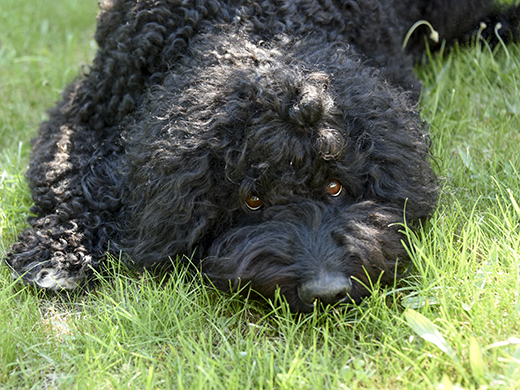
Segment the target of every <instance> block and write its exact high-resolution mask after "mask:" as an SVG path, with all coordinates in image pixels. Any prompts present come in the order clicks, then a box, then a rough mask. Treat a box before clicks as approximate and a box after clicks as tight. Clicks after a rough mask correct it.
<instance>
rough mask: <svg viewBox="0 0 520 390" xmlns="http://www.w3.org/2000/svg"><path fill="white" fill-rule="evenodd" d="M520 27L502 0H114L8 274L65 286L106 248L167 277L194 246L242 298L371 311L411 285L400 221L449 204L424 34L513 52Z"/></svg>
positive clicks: (49, 130)
mask: <svg viewBox="0 0 520 390" xmlns="http://www.w3.org/2000/svg"><path fill="white" fill-rule="evenodd" d="M518 15H519V8H518V7H510V8H500V7H499V6H498V5H497V4H494V2H493V1H485V0H464V1H462V0H459V1H451V2H447V1H441V0H428V1H427V0H423V1H391V0H385V1H381V0H360V1H350V0H348V1H347V0H344V1H342V0H333V1H328V0H323V1H321V0H320V1H317V0H285V1H282V0H265V1H259V2H255V1H249V0H229V1H218V0H184V1H182V0H156V1H151V0H144V1H143V0H141V1H129V0H128V1H124V0H113V1H105V2H104V3H103V4H102V9H101V13H100V15H99V18H98V27H97V31H96V35H95V38H96V40H97V42H98V45H99V50H98V53H97V56H96V58H95V59H94V62H93V64H92V67H91V69H90V71H89V72H88V74H86V75H84V76H82V77H80V78H78V79H77V80H76V81H74V82H73V83H72V84H71V85H69V87H68V88H67V89H66V90H65V92H64V94H63V99H62V101H61V102H59V103H58V104H57V105H56V107H54V108H52V109H51V110H50V111H49V120H48V121H46V122H44V123H42V125H41V127H40V130H39V134H38V137H37V138H36V139H35V141H34V148H33V154H32V160H31V162H30V166H29V169H28V172H27V178H28V180H29V184H30V187H31V190H32V193H33V197H34V202H35V206H34V208H33V209H32V211H33V212H34V214H35V215H36V216H35V217H31V218H30V219H29V222H30V225H31V227H30V228H29V229H27V230H25V231H24V232H22V233H21V234H20V236H19V241H18V242H17V243H15V244H14V245H13V246H12V248H11V250H10V251H9V253H8V254H7V258H6V262H7V264H8V265H9V267H11V269H12V270H13V274H14V276H15V277H16V278H20V279H21V280H22V281H23V282H24V283H27V284H32V285H36V286H39V287H42V288H46V289H51V290H62V289H74V288H78V287H81V286H84V285H86V284H88V283H89V282H90V281H91V280H92V279H93V276H94V273H95V271H99V272H101V273H102V272H103V269H104V267H105V264H106V255H107V253H112V254H114V255H116V256H119V255H121V254H122V256H123V258H124V259H126V261H127V262H128V264H131V265H134V266H137V267H140V268H146V269H151V270H164V269H167V268H168V266H169V265H170V264H171V262H172V261H175V260H176V259H177V260H178V261H185V260H183V259H185V257H183V255H188V256H190V255H191V254H193V253H194V257H193V260H192V261H193V262H194V264H195V265H196V266H197V267H198V268H199V269H200V270H201V272H202V273H203V274H204V275H205V276H206V277H207V280H208V281H209V282H210V283H212V284H213V285H215V286H216V287H218V288H219V289H222V290H224V291H229V290H230V289H232V290H235V289H237V288H238V287H239V286H246V285H247V286H248V287H249V288H251V289H252V290H253V291H254V292H255V294H258V295H259V296H263V297H265V298H273V297H274V295H275V291H276V290H277V289H279V290H280V292H281V294H282V295H283V296H284V297H285V299H286V300H287V302H288V304H289V305H290V308H291V310H293V311H295V312H298V311H301V312H307V311H312V310H313V307H314V305H315V303H316V302H320V303H321V304H324V305H329V304H330V305H335V304H342V303H359V302H360V301H361V300H362V298H363V297H365V296H367V295H368V294H369V289H368V288H367V286H370V285H371V283H376V282H377V281H380V282H381V283H382V284H387V283H393V282H394V280H395V278H396V277H398V276H399V275H400V270H401V266H405V267H406V265H407V262H408V260H409V259H408V256H407V252H406V250H405V248H404V247H403V245H402V243H401V241H402V239H403V236H402V234H401V233H400V230H401V229H402V224H403V223H406V224H407V225H408V226H411V227H413V226H417V224H418V223H419V222H421V221H423V220H425V219H427V218H428V217H429V216H430V215H431V214H432V212H433V211H434V209H435V206H436V202H437V190H438V185H437V182H436V177H435V175H434V173H433V172H432V169H431V168H430V152H429V137H428V134H427V125H426V124H425V123H423V121H422V120H421V119H420V117H419V113H418V111H417V102H418V95H419V92H420V82H419V81H418V80H417V79H416V78H415V77H414V74H413V72H412V67H413V64H414V61H416V60H417V59H418V58H420V56H421V53H422V51H423V49H424V48H425V41H426V40H427V38H426V39H425V37H427V36H429V35H430V33H431V32H430V29H429V27H425V26H424V25H421V26H420V27H418V28H414V29H413V30H411V27H412V26H413V25H414V23H415V22H417V21H420V20H426V21H428V22H429V23H430V24H431V25H432V26H433V27H434V28H435V29H436V31H437V33H438V35H439V38H440V40H441V41H442V40H445V41H446V42H447V43H448V44H449V43H452V42H454V41H457V40H458V41H460V42H464V41H467V40H470V39H471V36H472V35H475V34H477V33H478V34H480V35H481V36H483V37H484V38H486V37H487V38H488V39H490V40H493V39H495V40H496V39H497V38H496V37H495V36H494V27H495V26H496V24H497V23H500V25H501V26H502V28H501V29H500V30H499V32H500V34H502V37H503V39H507V38H510V37H515V36H516V34H517V30H518V24H519V23H518ZM482 22H484V23H485V24H486V25H487V26H489V27H488V28H486V29H484V28H483V27H484V25H482V24H481V23H482ZM409 31H410V32H411V35H409V37H406V35H407V33H408V32H409ZM405 37H406V38H405ZM405 40H406V50H403V43H405ZM440 44H441V42H439V43H435V42H434V41H432V40H430V41H429V45H430V47H431V48H432V49H435V48H436V47H438V46H439V45H440ZM244 291H247V290H244Z"/></svg>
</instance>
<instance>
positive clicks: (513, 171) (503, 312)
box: [0, 0, 520, 389]
mask: <svg viewBox="0 0 520 390" xmlns="http://www.w3.org/2000/svg"><path fill="white" fill-rule="evenodd" d="M95 14H96V0H88V1H87V0H81V1H80V0H56V1H54V2H50V1H41V0H25V1H15V0H2V5H1V6H0V94H1V96H2V100H1V103H0V147H1V153H0V203H1V209H0V240H1V241H0V251H1V252H2V253H4V252H5V251H6V250H7V249H8V247H9V245H10V244H12V243H13V242H14V240H15V237H16V233H17V232H19V231H21V230H22V229H23V228H24V226H25V218H26V217H27V216H28V215H29V211H28V210H29V207H30V206H31V198H30V193H29V191H28V189H27V185H26V183H25V180H24V178H23V171H24V169H25V167H26V165H27V162H28V151H29V144H30V138H31V137H32V136H33V135H34V134H35V132H36V130H37V126H38V123H39V122H40V121H41V120H42V119H44V118H45V110H46V109H47V108H49V107H51V106H52V105H53V104H54V102H55V101H56V100H58V99H59V96H60V91H61V90H62V89H63V87H64V86H65V85H66V84H67V83H68V82H70V80H72V79H73V78H74V77H75V76H76V75H78V74H79V73H80V72H81V67H82V66H84V64H86V63H88V62H89V60H91V59H92V57H93V55H94V53H95V45H94V44H93V41H92V34H93V32H94V23H95ZM418 73H419V75H420V77H421V78H422V79H423V80H424V85H425V89H424V94H423V99H422V105H423V110H422V112H423V117H424V119H425V120H427V121H428V122H429V123H431V132H432V137H433V151H434V154H435V156H436V159H437V160H436V165H435V169H436V171H437V173H438V174H439V176H440V177H441V178H442V184H443V192H442V198H441V201H440V205H439V210H438V212H437V213H436V214H435V215H434V217H433V218H432V220H431V221H430V222H429V223H428V224H427V225H426V226H425V227H424V229H422V230H421V231H420V232H419V233H418V234H417V235H416V236H414V235H408V240H407V241H408V244H409V248H410V252H411V254H412V256H413V259H414V268H413V269H412V272H411V275H410V277H409V278H407V279H406V280H404V281H403V282H402V283H400V284H399V285H398V286H397V287H395V288H393V289H385V290H383V291H376V292H375V293H374V296H373V297H372V298H371V299H369V300H367V302H366V303H365V304H364V305H362V306H360V307H358V308H356V309H354V310H352V311H350V312H347V313H344V312H337V311H334V310H329V311H328V312H326V313H320V314H318V313H314V314H312V315H307V316H292V315H290V314H289V313H288V312H287V309H286V307H285V306H283V305H281V306H280V305H273V306H272V307H266V306H262V305H261V304H260V303H257V302H247V300H245V299H243V298H239V297H237V296H225V295H222V294H219V293H216V292H214V291H212V290H209V289H207V288H205V287H204V286H203V285H202V283H200V281H199V280H198V279H197V278H196V277H195V278H194V277H193V276H191V275H186V271H185V270H184V269H179V270H178V271H177V273H176V274H175V275H174V276H173V277H171V278H168V279H166V280H164V281H162V282H157V281H155V280H151V279H150V278H149V277H146V276H145V277H142V278H138V277H134V276H129V275H128V274H126V273H124V272H120V271H119V269H118V266H117V262H115V261H114V272H113V275H112V276H111V277H110V278H107V279H106V280H105V281H104V282H103V284H102V286H100V288H99V289H97V290H96V291H95V292H93V293H91V294H87V295H83V296H80V297H74V296H70V297H68V296H62V297H52V296H45V295H43V294H42V293H41V292H35V291H33V290H31V289H29V288H25V287H21V286H17V285H14V284H13V282H12V281H11V279H10V277H9V270H8V269H7V267H5V266H3V265H2V266H1V267H0V388H6V389H11V388H12V389H14V388H35V389H40V388H47V389H71V388H72V389H76V388H77V389H83V388H92V389H93V388H95V389H102V388H107V389H119V388H147V389H148V388H150V389H156V388H161V389H162V388H176V389H183V388H189V389H249V388H252V389H263V388H265V389H321V388H327V389H357V388H362V389H367V388H375V389H403V388H410V389H437V388H444V389H451V388H468V389H478V388H482V389H486V388H487V389H513V388H520V302H519V297H518V294H519V290H520V268H519V256H520V249H519V248H520V225H519V223H520V206H519V205H520V153H519V152H518V150H519V147H520V96H519V88H520V80H519V78H520V47H519V46H517V45H514V44H510V45H508V46H507V48H504V47H499V48H497V49H496V51H495V53H492V52H490V50H488V49H487V48H485V47H484V48H480V47H473V48H466V49H455V50H453V51H451V52H450V53H447V54H445V55H444V56H442V57H438V56H434V57H432V59H431V61H430V63H429V64H428V65H424V66H422V67H421V68H419V69H418Z"/></svg>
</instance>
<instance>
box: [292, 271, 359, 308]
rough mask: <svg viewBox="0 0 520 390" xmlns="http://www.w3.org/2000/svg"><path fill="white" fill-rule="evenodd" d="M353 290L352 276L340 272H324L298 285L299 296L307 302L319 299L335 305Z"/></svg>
mask: <svg viewBox="0 0 520 390" xmlns="http://www.w3.org/2000/svg"><path fill="white" fill-rule="evenodd" d="M351 291H352V282H351V281H350V278H347V277H345V276H344V275H342V274H339V273H328V272H322V273H320V274H319V275H317V276H316V277H315V278H313V279H310V280H308V281H306V282H304V283H302V284H301V285H300V286H299V287H298V296H299V297H300V299H301V300H302V302H304V303H307V304H313V303H314V301H316V300H319V301H320V302H322V303H323V304H325V305H333V304H335V303H338V302H340V301H342V300H344V299H345V298H347V296H348V294H349V293H350V292H351Z"/></svg>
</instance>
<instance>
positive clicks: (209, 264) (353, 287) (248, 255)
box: [202, 202, 406, 312]
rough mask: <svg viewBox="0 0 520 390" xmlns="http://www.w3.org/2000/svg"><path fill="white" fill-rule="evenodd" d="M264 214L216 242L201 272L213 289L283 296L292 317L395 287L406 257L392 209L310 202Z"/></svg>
mask: <svg viewBox="0 0 520 390" xmlns="http://www.w3.org/2000/svg"><path fill="white" fill-rule="evenodd" d="M264 213H265V215H264V217H263V218H262V219H261V221H260V222H258V223H257V224H254V225H245V226H242V227H237V228H234V229H232V230H230V231H229V232H227V233H224V234H223V235H222V236H221V237H220V238H219V239H217V240H216V241H215V242H214V244H213V246H212V247H211V249H210V251H209V255H208V256H207V257H206V258H205V259H204V260H203V262H202V269H203V272H204V273H205V275H206V276H207V277H208V279H209V280H210V282H211V283H212V284H213V285H214V286H215V287H217V288H219V289H221V290H223V291H233V292H236V291H241V292H242V293H244V294H251V293H253V294H258V295H260V296H262V297H264V298H267V299H275V298H276V295H277V292H279V293H280V294H281V295H282V296H283V298H284V299H285V301H287V303H288V304H289V306H290V308H291V311H293V312H310V311H313V310H315V307H316V305H320V306H329V305H330V306H334V307H345V306H348V305H350V304H358V303H360V302H361V301H362V299H363V298H364V297H365V296H367V295H370V291H369V290H370V289H371V286H372V285H375V284H376V283H378V282H381V283H382V284H388V283H391V282H393V281H394V280H395V276H396V270H395V265H396V260H397V259H398V258H399V259H401V260H404V259H405V258H406V252H405V249H404V247H403V246H402V244H401V239H402V236H401V234H400V233H399V232H398V230H397V226H395V223H396V222H399V221H400V220H402V215H401V216H400V215H399V212H398V211H397V210H396V209H394V208H390V207H382V206H379V205H377V204H374V203H372V202H362V203H358V204H355V205H351V206H345V207H332V206H325V205H320V204H316V203H315V202H308V203H306V204H304V205H302V204H301V203H300V204H298V205H297V206H296V205H286V206H277V207H276V208H273V209H272V210H269V211H265V212H264ZM401 213H402V212H401Z"/></svg>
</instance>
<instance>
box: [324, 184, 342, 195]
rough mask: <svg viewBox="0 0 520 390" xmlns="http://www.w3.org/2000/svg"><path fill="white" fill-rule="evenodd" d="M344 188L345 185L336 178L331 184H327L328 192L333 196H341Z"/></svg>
mask: <svg viewBox="0 0 520 390" xmlns="http://www.w3.org/2000/svg"><path fill="white" fill-rule="evenodd" d="M342 189H343V187H342V186H341V184H339V182H338V181H336V180H332V181H331V182H330V183H329V184H327V192H328V193H329V194H330V195H332V196H339V194H341V190H342Z"/></svg>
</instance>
